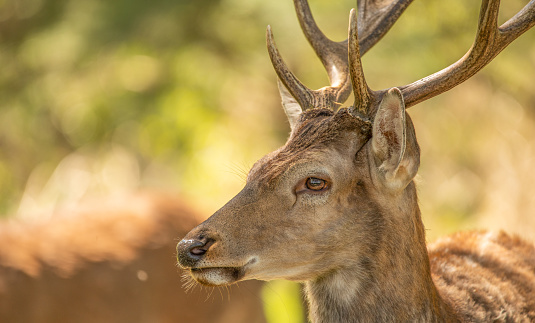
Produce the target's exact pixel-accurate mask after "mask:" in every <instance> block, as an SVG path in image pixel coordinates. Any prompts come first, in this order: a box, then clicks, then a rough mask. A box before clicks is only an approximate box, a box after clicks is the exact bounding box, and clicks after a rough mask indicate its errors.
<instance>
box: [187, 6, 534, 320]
mask: <svg viewBox="0 0 535 323" xmlns="http://www.w3.org/2000/svg"><path fill="white" fill-rule="evenodd" d="M410 2H411V1H410V0H409V1H390V2H388V1H371V0H370V1H361V2H359V19H361V21H359V24H357V16H356V13H355V11H354V10H353V11H352V12H351V16H350V23H349V25H350V27H349V38H348V41H347V42H344V43H334V42H332V41H330V40H329V39H327V38H326V37H325V36H324V35H323V34H322V33H321V31H319V29H317V27H316V25H315V23H314V21H313V19H312V16H311V14H310V10H309V8H308V4H307V3H306V1H301V0H295V1H294V3H295V7H296V11H297V14H298V18H299V21H300V23H301V26H302V29H303V31H304V33H305V35H306V36H307V38H308V40H309V42H310V43H311V45H312V47H313V48H314V49H315V51H316V53H317V54H318V56H319V57H320V59H321V60H322V63H323V64H324V66H325V68H326V69H327V71H328V73H329V78H330V81H331V85H330V86H327V87H324V88H321V89H319V90H310V89H308V88H306V87H305V86H304V85H303V84H302V83H301V82H300V81H299V80H298V79H297V78H296V77H295V76H294V75H293V74H292V73H291V72H290V71H289V69H288V68H287V67H286V65H285V64H284V62H283V60H282V58H281V57H280V54H279V52H278V50H277V48H276V46H275V43H274V40H273V35H272V33H271V29H270V28H268V33H267V41H268V50H269V54H270V57H271V60H272V62H273V65H274V67H275V70H276V72H277V74H278V76H279V80H280V83H279V88H280V92H281V96H282V98H283V107H284V109H285V111H286V114H287V116H288V119H289V121H290V125H291V128H292V131H291V134H290V137H289V139H288V141H287V142H286V144H285V145H284V146H283V147H281V148H280V149H278V150H276V151H274V152H272V153H270V154H268V155H266V156H265V157H264V158H262V159H260V160H259V161H258V162H257V163H256V164H255V165H254V166H253V167H252V169H251V170H250V172H249V175H248V178H247V183H246V185H245V187H244V188H243V190H242V191H241V192H240V193H238V195H236V197H234V198H233V199H232V200H231V201H229V202H228V203H227V204H226V205H225V206H223V207H222V208H221V209H220V210H219V211H217V212H216V213H215V214H214V215H212V217H210V218H209V219H208V220H206V221H205V222H203V223H202V224H200V225H199V226H197V227H196V228H195V229H193V230H192V231H191V232H190V233H188V234H187V235H186V237H185V238H184V239H183V240H182V241H181V242H180V243H179V244H178V246H177V255H178V262H179V264H180V266H181V267H183V268H185V269H187V270H189V271H190V273H191V275H192V277H193V278H194V279H195V280H196V281H198V282H199V283H201V284H203V285H208V286H221V285H229V284H232V283H234V282H237V281H240V280H245V279H260V280H271V279H288V280H294V281H300V282H304V284H305V291H306V295H307V299H308V304H309V315H310V319H311V321H312V322H455V321H462V322H488V321H498V322H501V321H503V322H528V321H529V322H531V321H535V247H534V246H533V245H532V244H529V243H527V242H525V241H523V240H521V239H519V238H517V237H511V236H508V235H506V234H505V233H499V234H493V233H487V232H467V233H461V234H457V235H454V236H452V237H448V238H445V239H443V240H439V241H438V242H436V243H435V244H434V245H433V246H431V247H430V248H429V250H428V248H427V247H426V240H425V228H424V225H423V223H422V220H421V216H420V210H419V207H418V198H417V192H416V188H415V184H414V181H413V179H414V177H415V176H416V173H417V171H418V167H419V163H420V149H419V146H418V143H417V140H416V135H415V131H414V127H413V124H412V121H411V119H410V117H409V116H408V115H407V114H406V111H405V110H406V108H408V107H410V106H412V105H414V104H416V103H418V102H421V101H423V100H425V99H428V98H430V97H433V96H435V95H438V94H440V93H442V92H445V91H447V90H449V89H451V88H452V87H454V86H455V85H457V84H459V83H461V82H463V81H465V80H466V79H468V78H469V77H470V76H472V75H473V74H475V73H476V72H477V71H478V70H480V69H481V68H483V66H485V65H486V64H487V63H489V62H490V60H492V58H494V57H495V56H496V55H497V54H498V53H499V52H500V51H501V50H502V49H503V48H504V47H505V46H507V44H509V43H510V42H512V41H513V40H514V39H515V38H516V37H518V36H519V35H520V34H522V33H523V32H525V31H526V30H528V29H529V28H530V27H532V26H533V25H535V0H532V1H530V3H529V4H528V5H526V7H525V8H524V9H522V10H521V11H520V12H519V13H518V14H517V15H515V16H514V17H513V18H511V19H510V20H509V21H507V22H506V23H505V24H503V25H502V26H501V27H499V28H498V27H497V22H496V21H497V15H498V7H499V2H498V1H487V0H484V1H483V3H482V9H481V14H480V22H479V27H478V34H477V37H476V41H475V43H474V45H473V46H472V48H471V49H470V51H469V52H468V53H467V55H465V56H464V57H463V58H462V59H460V60H459V61H458V62H456V63H454V64H453V65H452V66H450V67H448V68H446V69H444V70H442V71H440V72H438V73H435V74H433V75H431V76H429V77H426V78H424V79H422V80H419V81H417V82H414V83H412V84H409V85H406V86H400V87H394V88H391V89H388V90H380V91H373V90H371V89H370V88H369V87H368V85H367V84H366V80H365V77H364V74H363V72H362V66H361V61H360V56H361V55H362V54H363V52H365V51H366V50H367V49H369V48H370V47H371V46H372V45H373V44H374V43H375V42H376V41H378V40H379V39H380V38H381V37H382V35H384V33H386V31H388V29H389V28H390V27H391V25H392V24H393V23H394V22H395V20H396V19H397V18H398V17H399V16H400V15H401V13H402V12H403V10H404V9H405V8H406V7H407V6H408V4H409V3H410ZM357 26H358V27H359V28H357ZM357 29H358V33H357ZM370 35H373V38H372V40H371V42H372V43H371V45H370V43H366V42H365V41H364V40H366V41H370V40H369V39H370V38H368V36H370ZM361 36H364V37H362V39H363V40H362V41H359V38H361ZM363 44H366V46H363ZM360 46H362V47H363V52H361V51H360ZM342 47H343V48H345V50H342ZM350 84H351V87H352V91H353V94H354V96H355V102H354V104H353V106H351V107H349V108H340V109H338V107H339V105H340V104H341V103H343V102H344V101H345V100H347V98H348V96H349V94H350V92H351V91H350Z"/></svg>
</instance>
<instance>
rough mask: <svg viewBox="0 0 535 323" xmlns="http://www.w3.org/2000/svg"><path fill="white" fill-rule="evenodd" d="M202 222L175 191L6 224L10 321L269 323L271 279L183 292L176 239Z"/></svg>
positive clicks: (1, 283)
mask: <svg viewBox="0 0 535 323" xmlns="http://www.w3.org/2000/svg"><path fill="white" fill-rule="evenodd" d="M96 205H98V206H96ZM201 218H202V216H201V215H199V214H198V213H197V212H196V211H194V209H193V208H192V207H191V206H189V205H188V204H187V203H185V201H184V200H183V199H181V198H178V197H177V196H176V195H175V194H169V193H162V192H156V191H151V192H146V191H145V192H137V193H129V194H127V195H126V196H125V197H120V198H117V197H116V198H99V199H91V200H89V201H85V202H84V203H81V204H80V205H76V206H71V207H69V208H65V207H60V208H58V210H57V211H55V213H54V214H53V215H52V216H51V217H50V218H49V219H46V220H45V219H43V218H40V219H39V220H36V219H33V220H29V219H21V218H20V217H19V218H11V219H9V220H4V221H0V322H41V323H47V322H50V323H58V322H62V323H68V322H73V323H74V322H76V323H84V322H87V323H89V322H102V323H106V322H109V323H120V322H125V323H126V322H128V323H133V322H139V323H141V322H162V323H163V322H194V323H235V322H243V323H245V322H247V323H251V322H254V323H264V322H265V317H264V311H263V306H262V301H261V298H260V292H261V289H262V284H261V282H254V281H251V282H248V283H252V284H246V285H243V286H241V288H240V289H232V290H229V291H228V292H227V291H226V290H225V291H224V293H223V291H221V293H219V292H215V293H214V292H206V291H204V290H200V289H193V290H185V289H183V288H181V285H182V283H183V282H182V281H181V278H180V276H178V275H177V272H178V269H177V268H176V263H175V260H174V259H175V257H174V256H173V253H174V249H175V246H176V239H175V234H176V233H177V232H181V233H182V234H186V233H187V232H188V231H189V230H191V229H192V228H193V227H194V226H195V225H196V224H198V223H199V222H200V221H198V219H201ZM192 288H193V287H192ZM227 294H228V296H227Z"/></svg>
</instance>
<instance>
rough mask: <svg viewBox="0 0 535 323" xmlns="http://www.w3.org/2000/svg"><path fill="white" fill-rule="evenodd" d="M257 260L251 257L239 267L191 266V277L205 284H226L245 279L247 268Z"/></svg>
mask: <svg viewBox="0 0 535 323" xmlns="http://www.w3.org/2000/svg"><path fill="white" fill-rule="evenodd" d="M256 262H257V259H256V257H253V258H251V259H250V260H249V261H247V262H246V263H245V264H244V265H243V266H237V267H192V268H189V271H190V274H191V277H193V279H195V280H196V281H197V282H198V283H200V284H202V285H205V286H225V285H230V284H233V283H236V282H238V281H240V280H243V279H244V277H245V274H246V273H247V271H248V270H247V269H248V268H249V267H250V266H251V265H253V264H254V263H256Z"/></svg>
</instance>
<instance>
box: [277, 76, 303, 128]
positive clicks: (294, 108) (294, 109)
mask: <svg viewBox="0 0 535 323" xmlns="http://www.w3.org/2000/svg"><path fill="white" fill-rule="evenodd" d="M277 85H278V86H279V93H280V95H281V99H282V107H283V108H284V112H285V113H286V116H287V117H288V121H289V122H290V128H291V129H292V130H294V127H295V125H296V124H297V121H298V120H299V116H301V113H303V109H302V108H301V106H300V105H299V103H297V100H296V99H295V98H294V97H293V96H292V95H291V94H290V91H288V89H286V87H285V86H284V84H282V82H281V81H280V80H278V79H277Z"/></svg>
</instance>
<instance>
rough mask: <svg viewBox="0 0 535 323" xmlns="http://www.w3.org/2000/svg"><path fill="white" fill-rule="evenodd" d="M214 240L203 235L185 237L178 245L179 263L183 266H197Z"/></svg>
mask: <svg viewBox="0 0 535 323" xmlns="http://www.w3.org/2000/svg"><path fill="white" fill-rule="evenodd" d="M212 243H213V240H212V239H209V238H206V237H202V238H200V239H183V240H182V241H180V242H179V243H178V245H177V246H176V253H177V260H178V264H179V265H180V266H181V267H183V268H192V267H195V264H196V263H197V262H198V261H199V260H201V259H202V257H203V256H204V254H206V252H207V251H208V249H209V248H210V246H211V245H212Z"/></svg>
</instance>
